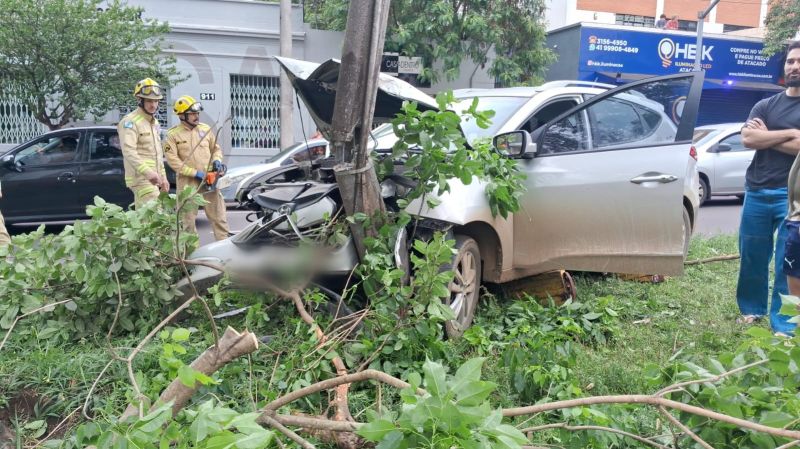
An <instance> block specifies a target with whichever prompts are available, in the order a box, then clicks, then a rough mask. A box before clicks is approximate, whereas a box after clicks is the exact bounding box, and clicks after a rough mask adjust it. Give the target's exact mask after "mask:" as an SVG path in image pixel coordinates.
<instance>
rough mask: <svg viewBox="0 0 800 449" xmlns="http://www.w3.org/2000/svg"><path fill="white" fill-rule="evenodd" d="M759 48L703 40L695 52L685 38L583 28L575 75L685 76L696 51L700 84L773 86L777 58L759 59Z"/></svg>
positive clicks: (693, 39)
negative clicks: (702, 72) (715, 81)
mask: <svg viewBox="0 0 800 449" xmlns="http://www.w3.org/2000/svg"><path fill="white" fill-rule="evenodd" d="M763 48H764V45H763V44H762V43H760V42H752V41H744V40H734V39H720V38H713V37H707V38H704V39H703V48H702V49H700V50H698V48H697V44H696V37H694V36H690V35H682V34H680V35H679V34H675V33H669V32H649V31H637V30H619V29H607V28H594V27H583V28H582V29H581V43H580V66H579V70H580V71H581V72H611V73H614V72H618V73H635V74H643V75H653V76H657V75H668V74H671V73H679V72H690V71H692V69H693V67H694V60H695V56H696V55H697V52H698V51H700V54H701V64H702V66H703V70H705V71H706V78H710V79H721V80H731V81H754V82H764V83H773V84H774V83H777V81H778V78H779V77H780V75H781V70H782V64H781V63H782V55H780V54H778V55H773V56H771V57H767V56H764V55H762V54H761V51H762V50H763Z"/></svg>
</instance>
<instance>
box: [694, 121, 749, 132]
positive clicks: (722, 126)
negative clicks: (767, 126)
mask: <svg viewBox="0 0 800 449" xmlns="http://www.w3.org/2000/svg"><path fill="white" fill-rule="evenodd" d="M742 126H744V122H729V123H717V124H714V125H703V126H696V127H695V128H694V129H695V131H696V130H700V129H727V128H738V129H741V127H742Z"/></svg>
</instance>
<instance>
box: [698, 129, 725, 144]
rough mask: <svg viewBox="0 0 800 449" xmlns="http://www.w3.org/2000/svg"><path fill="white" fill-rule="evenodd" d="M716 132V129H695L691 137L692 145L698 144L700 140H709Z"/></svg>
mask: <svg viewBox="0 0 800 449" xmlns="http://www.w3.org/2000/svg"><path fill="white" fill-rule="evenodd" d="M718 132H719V130H718V129H696V130H694V135H693V136H692V143H694V144H697V143H700V141H701V140H704V139H706V138H711V136H713V135H714V134H716V133H718Z"/></svg>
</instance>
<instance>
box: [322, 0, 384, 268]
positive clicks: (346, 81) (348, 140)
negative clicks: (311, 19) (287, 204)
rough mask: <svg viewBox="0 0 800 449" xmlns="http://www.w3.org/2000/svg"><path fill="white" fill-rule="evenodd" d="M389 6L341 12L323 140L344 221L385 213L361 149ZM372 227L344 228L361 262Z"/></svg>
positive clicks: (379, 0)
mask: <svg viewBox="0 0 800 449" xmlns="http://www.w3.org/2000/svg"><path fill="white" fill-rule="evenodd" d="M389 4H390V0H351V1H350V8H349V9H348V12H347V27H346V28H345V32H344V48H343V49H342V62H341V65H340V68H339V79H338V81H337V88H336V101H335V103H334V107H333V122H332V123H331V132H330V133H331V135H330V136H327V137H328V139H329V140H330V144H331V150H332V152H333V154H334V155H335V156H336V161H337V162H338V164H337V165H336V166H335V167H334V173H335V175H336V182H337V183H338V184H339V192H340V194H341V196H342V202H343V203H344V209H345V212H346V213H347V215H349V216H352V215H354V214H355V213H357V212H363V213H365V214H366V215H368V216H370V217H372V216H373V215H374V214H375V213H376V212H379V211H380V212H382V211H385V210H386V206H385V205H384V204H383V198H382V197H381V190H380V186H379V185H378V177H377V175H376V174H375V167H373V166H372V161H371V159H370V156H369V151H368V150H367V143H368V140H369V133H370V131H371V130H372V116H373V114H374V112H375V97H376V96H377V93H378V74H379V73H380V63H381V54H382V52H383V42H384V38H385V35H386V22H387V21H388V19H389ZM378 227H380V226H379V224H378V223H373V225H372V226H371V228H370V229H369V230H366V231H365V228H364V226H363V223H356V224H354V225H351V226H350V230H351V232H352V233H353V239H354V241H355V244H356V250H357V251H358V255H359V258H361V259H362V260H363V256H364V254H365V252H366V249H365V246H364V238H365V237H366V236H367V235H376V232H375V231H376V229H377V228H378Z"/></svg>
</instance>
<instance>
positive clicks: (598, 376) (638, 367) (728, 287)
mask: <svg viewBox="0 0 800 449" xmlns="http://www.w3.org/2000/svg"><path fill="white" fill-rule="evenodd" d="M737 252H738V250H737V247H736V238H735V237H734V236H720V237H714V238H712V239H695V240H693V241H692V244H691V247H690V251H689V259H704V258H709V257H715V256H720V255H724V254H736V253H737ZM738 269H739V261H738V259H737V260H731V261H723V262H713V263H707V264H700V265H692V266H687V267H686V272H685V273H684V275H683V276H679V277H672V278H668V279H667V280H666V281H664V282H663V283H660V284H646V283H639V282H633V281H622V280H620V279H616V278H606V279H604V280H602V281H599V282H598V279H597V278H596V277H593V276H578V279H577V285H578V294H579V296H580V299H581V300H584V301H585V300H589V299H591V298H592V297H602V296H607V295H611V296H613V297H614V303H613V304H614V306H615V308H616V309H617V310H619V311H620V329H619V332H618V335H617V337H616V339H615V340H614V341H612V342H611V344H608V345H606V346H603V347H599V348H591V347H583V348H582V351H581V352H580V356H579V360H578V365H579V368H578V369H577V370H576V371H577V372H578V373H579V376H580V381H581V384H582V385H589V384H594V386H595V388H594V389H593V391H592V393H594V394H627V393H642V392H645V391H646V390H647V388H648V386H647V383H646V381H645V375H644V373H643V371H644V368H645V367H646V366H647V365H648V364H656V365H659V366H663V365H664V364H666V363H667V362H668V361H669V359H670V358H671V357H673V356H674V355H675V354H676V353H677V352H680V351H682V352H684V353H686V352H688V353H692V354H697V355H701V356H709V357H712V356H714V355H715V354H717V353H719V352H721V351H730V350H732V349H733V348H735V347H736V346H737V345H738V344H739V343H741V342H742V341H743V340H745V339H746V336H745V335H744V332H743V331H744V329H745V327H744V326H742V325H739V324H736V317H737V316H738V308H737V306H736V299H735V292H736V278H737V274H738Z"/></svg>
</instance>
